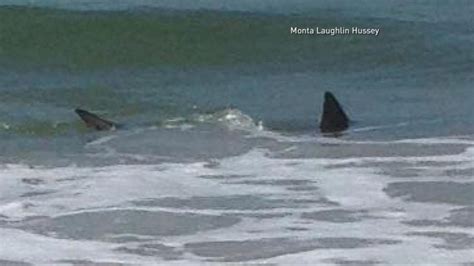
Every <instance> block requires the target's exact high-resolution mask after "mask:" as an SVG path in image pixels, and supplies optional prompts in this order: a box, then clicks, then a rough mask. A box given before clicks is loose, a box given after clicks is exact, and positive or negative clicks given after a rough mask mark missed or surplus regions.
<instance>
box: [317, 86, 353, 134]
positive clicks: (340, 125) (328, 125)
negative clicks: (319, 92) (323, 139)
mask: <svg viewBox="0 0 474 266" xmlns="http://www.w3.org/2000/svg"><path fill="white" fill-rule="evenodd" d="M348 127H349V119H348V118H347V115H346V113H344V110H342V107H341V105H340V104H339V102H338V101H337V100H336V97H334V95H333V94H332V93H330V92H325V93H324V106H323V115H322V117H321V123H320V124H319V129H320V130H321V132H322V133H337V132H341V131H344V130H346V129H347V128H348Z"/></svg>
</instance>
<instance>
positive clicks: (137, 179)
mask: <svg viewBox="0 0 474 266" xmlns="http://www.w3.org/2000/svg"><path fill="white" fill-rule="evenodd" d="M408 142H409V144H407V143H405V142H403V141H401V142H399V143H395V144H394V143H392V145H421V144H426V143H428V144H429V145H434V143H436V140H435V139H422V140H419V141H415V140H410V141H408ZM104 143H107V142H102V141H99V144H97V145H104ZM452 143H457V144H459V143H462V144H464V145H466V139H451V140H450V141H449V144H448V145H453V144H452ZM469 144H470V145H469V146H468V147H467V148H466V149H465V151H464V152H461V153H457V154H451V155H447V154H438V155H436V154H434V155H430V156H420V157H414V156H413V157H404V156H384V157H352V158H332V159H329V158H314V157H305V158H284V157H280V156H277V157H275V156H274V153H275V152H272V151H270V150H267V149H260V148H257V149H252V150H250V151H249V152H246V153H243V154H241V155H238V156H234V157H225V158H222V159H211V160H204V161H202V162H194V163H160V164H145V165H143V164H132V165H130V164H127V165H112V166H105V167H77V166H68V167H56V168H48V167H38V166H35V167H29V166H26V165H14V164H10V165H3V166H2V167H1V168H0V176H2V178H1V179H0V195H1V197H0V224H1V229H0V230H2V235H3V236H5V237H6V238H7V239H9V241H11V242H9V243H11V244H9V245H7V246H3V247H2V248H0V258H1V259H3V260H7V261H23V262H31V263H37V262H38V261H41V262H44V263H53V262H58V261H83V262H85V261H89V262H91V261H92V262H96V263H98V262H121V263H137V264H146V263H152V262H154V263H157V262H161V261H163V260H166V261H169V262H174V263H178V264H179V263H191V262H193V263H204V262H207V263H211V262H216V263H217V264H219V263H220V262H223V261H228V262H232V261H233V262H237V261H240V262H242V261H253V262H268V263H284V264H288V263H297V262H299V263H301V262H305V263H330V264H337V263H343V262H347V263H349V262H351V261H352V262H354V263H357V262H359V263H362V264H368V263H370V262H374V263H375V262H380V263H390V264H403V263H405V264H406V263H415V264H417V263H434V264H440V263H463V262H469V261H472V260H473V259H474V257H473V256H472V248H473V247H474V246H473V240H472V239H473V236H472V227H473V226H474V224H472V221H471V222H469V220H470V218H469V217H471V218H472V217H473V211H472V205H473V202H472V201H473V199H472V196H470V193H469V187H472V186H473V184H474V179H473V176H472V175H469V174H467V175H466V174H465V172H463V171H465V170H469V169H474V163H473V160H472V154H473V147H472V142H470V143H469ZM339 145H348V147H349V146H350V145H355V144H354V143H352V144H348V143H346V144H339ZM357 145H362V146H364V145H372V144H361V143H359V144H357ZM277 153H278V152H277ZM280 155H281V154H280ZM430 164H433V165H432V167H431V166H430V167H427V165H430ZM414 169H415V170H416V172H415V173H414V174H408V175H399V174H398V172H397V171H408V173H411V172H409V171H413V170H414ZM448 172H451V174H449V175H448V174H447V173H448ZM434 173H437V174H436V175H435V174H434ZM425 188H429V193H428V194H426V191H425ZM465 193H467V194H465ZM450 194H452V195H450ZM453 197H455V198H453ZM459 241H461V242H459ZM2 243H5V242H2ZM56 246H61V248H54V247H56ZM35 247H36V248H35ZM38 247H43V248H38ZM48 247H50V248H48ZM257 247H258V248H257ZM256 248H257V249H256ZM18 250H23V251H24V250H29V251H28V252H18ZM72 250H74V252H72ZM293 253H297V254H295V255H293ZM428 255H429V256H428ZM46 258H47V259H46Z"/></svg>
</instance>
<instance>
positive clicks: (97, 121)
mask: <svg viewBox="0 0 474 266" xmlns="http://www.w3.org/2000/svg"><path fill="white" fill-rule="evenodd" d="M75 111H76V114H77V115H79V117H80V118H81V119H82V120H83V121H84V123H86V126H87V127H90V128H94V129H96V130H111V129H114V128H115V127H116V124H115V123H114V122H111V121H108V120H105V119H103V118H100V117H99V116H97V115H95V114H93V113H90V112H88V111H86V110H83V109H76V110H75Z"/></svg>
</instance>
